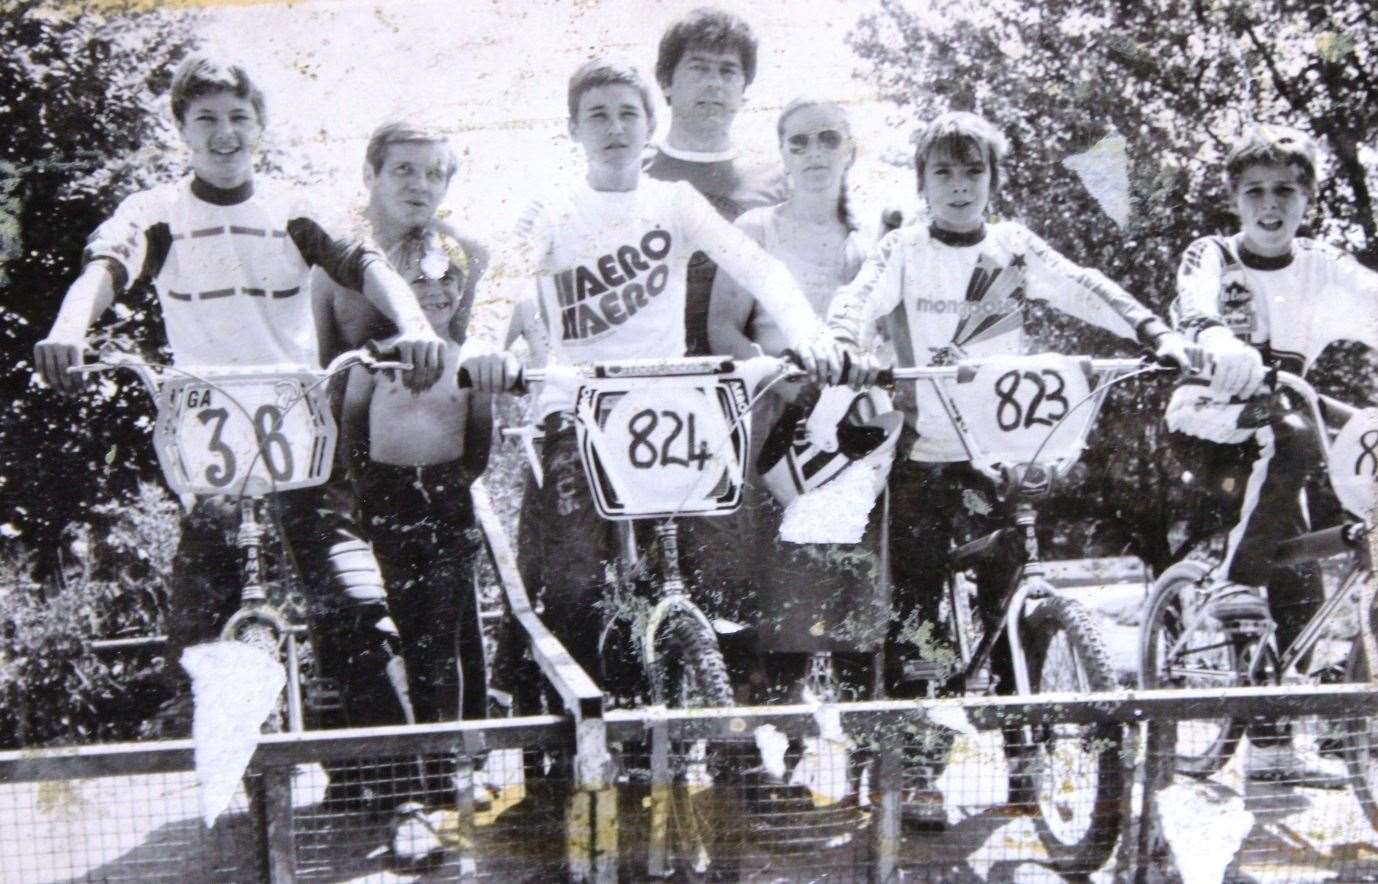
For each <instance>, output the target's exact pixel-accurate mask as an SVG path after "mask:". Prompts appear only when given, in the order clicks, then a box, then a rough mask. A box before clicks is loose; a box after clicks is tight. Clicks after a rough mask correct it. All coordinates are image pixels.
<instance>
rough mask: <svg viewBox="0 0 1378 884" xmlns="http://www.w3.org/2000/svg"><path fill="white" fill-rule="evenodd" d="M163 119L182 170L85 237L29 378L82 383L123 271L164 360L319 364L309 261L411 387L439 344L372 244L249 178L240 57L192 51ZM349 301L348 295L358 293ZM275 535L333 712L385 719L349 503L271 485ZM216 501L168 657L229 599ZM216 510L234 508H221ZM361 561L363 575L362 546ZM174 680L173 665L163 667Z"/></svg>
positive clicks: (381, 607)
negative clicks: (333, 689)
mask: <svg viewBox="0 0 1378 884" xmlns="http://www.w3.org/2000/svg"><path fill="white" fill-rule="evenodd" d="M172 107H173V113H174V116H175V118H176V122H177V129H178V131H179V133H180V134H181V136H182V140H183V141H184V142H185V143H186V145H187V147H188V148H189V149H190V152H191V168H192V174H191V175H190V176H189V177H188V178H185V179H183V180H181V181H178V182H175V183H171V184H163V185H159V186H157V187H154V188H151V189H149V190H145V191H142V192H140V193H135V194H132V195H130V196H129V197H127V198H126V199H125V200H124V201H123V202H121V203H120V205H119V207H118V208H117V209H116V210H115V213H114V215H112V216H111V217H110V219H108V220H107V221H105V222H104V223H103V224H101V225H100V227H99V228H97V230H96V231H95V233H93V234H92V235H91V238H90V239H89V240H88V242H87V248H86V263H85V266H84V268H83V269H82V272H81V275H80V276H79V277H78V278H77V279H76V281H75V282H73V283H72V285H71V287H70V288H69V289H68V290H67V294H66V295H65V297H64V298H63V301H62V306H61V308H60V309H59V311H58V316H57V319H56V321H55V322H54V323H53V328H52V331H51V332H50V333H49V335H48V337H47V338H45V339H44V340H42V341H40V342H39V343H38V345H37V346H36V347H35V353H34V356H35V364H36V365H37V367H38V371H39V373H40V374H41V376H42V377H43V379H44V380H45V381H46V382H47V383H49V384H50V385H52V386H54V387H57V388H58V389H60V390H62V391H64V392H67V393H76V392H79V391H80V389H81V388H82V381H81V380H80V379H79V378H77V377H75V376H73V375H71V374H69V373H68V369H69V368H71V367H73V366H76V365H80V364H81V363H82V361H83V353H84V350H85V348H86V341H85V337H86V332H87V329H88V327H89V326H90V325H91V323H92V322H93V321H95V319H96V318H97V317H99V316H100V314H101V313H102V312H104V311H105V309H106V308H107V307H108V306H109V305H110V304H111V303H112V301H113V300H114V298H115V296H116V295H118V294H119V293H121V292H123V291H124V290H125V289H126V288H127V287H128V286H129V285H131V284H132V283H134V282H136V281H140V280H146V281H148V282H149V283H151V284H152V286H153V289H154V291H155V292H156V294H157V298H158V303H159V306H160V308H161V310H162V315H163V324H164V327H165V328H166V331H167V336H168V344H169V346H170V347H171V350H172V358H173V362H174V363H176V364H178V365H227V366H228V365H232V366H270V365H304V366H310V367H313V368H314V367H316V366H317V365H319V360H318V351H317V339H316V329H315V326H314V322H313V316H312V311H311V304H310V301H309V299H308V297H307V296H306V293H305V292H304V290H303V284H304V282H305V279H304V277H305V275H306V271H307V270H308V268H310V267H312V266H319V267H321V268H322V269H323V270H324V272H325V273H327V274H329V275H330V276H331V278H332V279H334V280H335V281H336V282H338V283H339V284H340V285H342V286H345V287H347V288H349V289H351V290H353V291H355V292H359V291H362V292H363V293H364V295H365V296H366V297H367V298H368V299H369V300H370V301H372V302H373V304H374V305H375V306H376V307H377V308H378V309H379V310H380V311H382V313H383V314H384V315H386V316H387V317H388V318H389V319H391V320H392V321H393V322H394V323H396V324H397V326H398V327H399V328H401V329H402V334H401V337H400V340H399V342H398V348H399V350H400V358H401V359H402V360H404V361H407V362H410V363H412V365H413V366H414V368H413V370H412V371H411V372H409V373H408V381H407V382H408V385H409V386H410V387H412V388H413V389H417V390H420V389H424V388H426V387H428V386H430V385H431V384H432V383H434V382H435V380H436V378H437V377H438V376H439V372H440V367H441V344H440V341H439V339H438V338H437V337H436V335H435V333H434V332H433V331H432V330H431V328H430V325H429V323H427V322H426V318H425V315H424V314H423V313H422V312H421V310H420V308H419V307H418V306H417V303H416V298H415V297H414V296H413V295H412V292H411V289H410V288H408V287H407V284H406V283H405V282H403V281H402V280H401V279H400V278H399V277H398V276H397V274H395V273H393V272H392V271H391V270H390V269H389V268H388V266H387V262H386V261H385V260H383V258H382V255H380V254H379V253H378V252H377V251H376V250H374V249H373V248H371V247H368V246H366V245H364V244H362V243H359V242H354V241H350V240H348V239H341V238H336V237H335V236H333V235H332V234H331V233H330V232H328V228H327V227H326V226H325V225H324V224H323V223H322V222H321V220H320V219H319V218H318V217H317V215H316V213H315V212H314V211H313V209H312V208H311V206H312V201H310V200H308V199H306V198H305V195H304V194H301V193H299V192H297V191H296V190H295V189H291V188H287V187H283V186H280V185H278V184H277V183H275V182H259V181H256V180H255V179H254V174H253V158H254V150H255V148H256V147H257V145H258V142H259V138H260V136H261V134H262V132H263V121H264V110H263V96H262V94H261V93H260V92H259V91H258V89H257V88H256V87H255V86H254V85H253V82H252V80H251V79H250V77H249V75H248V74H247V73H246V72H245V71H244V69H243V68H242V67H239V66H238V65H232V64H227V63H224V62H222V61H219V60H217V59H214V58H211V57H208V56H202V55H198V56H192V57H190V58H188V59H186V60H185V61H184V62H183V63H182V64H181V65H180V66H179V67H178V69H177V72H176V74H175V76H174V78H173V82H172ZM356 297H357V294H356ZM278 503H279V505H280V507H281V510H282V520H281V521H282V525H283V528H284V533H285V535H286V537H285V541H286V543H287V545H288V547H289V549H290V551H291V553H292V557H293V559H294V560H295V561H296V563H297V567H298V570H299V574H300V577H301V579H302V580H303V582H304V589H305V591H306V593H307V596H308V599H309V602H310V607H309V614H310V617H311V619H312V623H313V627H314V629H313V632H314V634H315V638H316V642H317V653H318V655H319V659H320V661H321V668H322V670H323V674H325V675H327V676H330V677H333V678H335V679H336V680H337V681H338V682H339V683H340V685H341V688H342V691H343V694H344V702H345V710H344V711H345V715H346V717H347V719H348V721H347V723H348V724H350V725H354V726H362V725H370V724H379V723H387V722H388V721H392V720H395V719H394V718H393V716H392V714H391V711H392V710H396V709H397V708H398V706H399V700H398V698H397V697H396V696H395V694H394V693H393V684H392V682H391V681H390V679H389V677H388V664H389V662H390V661H391V660H392V659H393V658H394V656H395V652H396V648H395V646H396V635H395V630H394V629H393V627H392V622H391V619H390V618H389V615H388V610H387V604H386V596H385V593H384V591H383V587H382V585H381V582H380V581H378V580H377V579H355V578H356V577H358V573H359V572H356V570H355V569H356V566H357V565H358V562H357V561H356V560H355V557H357V556H358V555H359V554H360V552H361V548H362V552H363V553H365V554H366V553H367V548H366V547H363V546H362V544H361V542H360V541H359V539H358V532H357V529H356V527H355V525H354V523H353V521H352V518H351V516H350V515H349V513H348V508H347V507H339V506H336V505H334V504H333V503H332V502H330V501H329V500H328V499H327V497H326V495H325V494H324V492H323V491H322V489H320V488H310V489H302V490H298V491H289V492H285V493H282V494H280V495H278ZM224 509H227V508H226V507H225V505H224V501H223V500H222V499H220V498H200V499H198V500H197V501H196V503H195V505H194V506H193V507H192V511H191V512H190V513H188V514H187V515H186V517H185V518H184V519H183V531H182V536H181V540H180V543H179V545H178V550H177V554H176V559H175V563H174V572H173V580H172V588H171V598H170V599H169V618H168V657H169V659H170V660H177V659H178V658H179V656H180V653H181V651H182V649H183V648H185V647H186V646H188V645H192V644H196V643H198V642H203V641H207V640H212V639H214V638H216V637H217V635H218V630H219V627H220V624H221V623H222V622H223V621H224V618H225V617H226V616H228V614H229V613H230V612H231V611H233V610H234V608H235V607H236V606H237V604H238V590H239V571H238V560H237V555H236V554H235V551H234V550H233V548H231V547H228V546H227V545H226V543H225V540H224V535H223V532H222V530H221V527H220V525H221V519H220V518H218V517H217V515H216V513H217V512H218V511H221V510H224ZM228 509H231V510H232V509H233V508H232V507H230V508H228ZM367 558H368V562H367V565H368V567H366V568H363V569H362V570H363V572H366V573H368V574H376V570H377V569H376V567H373V566H372V561H371V560H372V557H371V555H368V556H367ZM174 677H175V676H174Z"/></svg>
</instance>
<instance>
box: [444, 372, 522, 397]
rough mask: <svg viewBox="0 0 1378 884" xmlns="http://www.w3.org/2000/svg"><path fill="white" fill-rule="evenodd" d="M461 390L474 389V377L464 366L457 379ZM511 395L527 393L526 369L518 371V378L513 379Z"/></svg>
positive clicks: (509, 390) (510, 388)
mask: <svg viewBox="0 0 1378 884" xmlns="http://www.w3.org/2000/svg"><path fill="white" fill-rule="evenodd" d="M455 382H456V383H457V384H458V385H459V388H460V389H461V390H472V389H473V388H474V376H473V375H471V374H469V369H467V368H464V367H463V366H461V367H460V369H459V377H458V378H456V379H455ZM507 392H509V393H525V392H526V368H525V367H522V368H519V369H517V376H516V377H515V378H513V379H512V385H511V386H510V387H508V389H507Z"/></svg>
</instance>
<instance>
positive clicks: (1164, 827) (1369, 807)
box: [0, 685, 1378, 884]
mask: <svg viewBox="0 0 1378 884" xmlns="http://www.w3.org/2000/svg"><path fill="white" fill-rule="evenodd" d="M833 713H837V714H836V716H834V715H833ZM1356 713H1358V714H1356ZM1225 719H1229V720H1231V721H1235V722H1238V723H1239V725H1238V727H1237V728H1236V729H1235V730H1234V731H1230V732H1228V733H1234V734H1236V735H1237V737H1236V739H1235V740H1234V741H1233V743H1232V745H1230V746H1229V747H1228V748H1229V749H1230V751H1229V752H1228V754H1227V756H1226V757H1224V758H1223V761H1222V763H1221V766H1220V769H1219V770H1218V771H1217V772H1215V773H1213V774H1211V775H1209V776H1188V775H1184V774H1181V773H1178V772H1177V770H1176V769H1177V766H1178V753H1179V751H1181V746H1182V745H1183V744H1184V741H1185V740H1186V738H1187V737H1189V736H1190V737H1192V738H1193V739H1195V738H1196V737H1199V733H1197V732H1198V731H1200V730H1201V729H1203V728H1204V729H1210V728H1214V727H1217V723H1218V722H1220V721H1222V720H1225ZM1280 723H1281V724H1285V725H1288V727H1286V728H1280V727H1279V724H1280ZM838 725H840V729H839V727H838ZM600 732H601V734H600ZM1228 733H1227V735H1228ZM1193 735H1194V736H1193ZM1375 742H1378V689H1375V688H1371V687H1364V686H1346V685H1337V686H1327V687H1322V688H1310V687H1307V688H1300V687H1280V688H1266V689H1265V688H1258V689H1232V690H1229V691H1221V692H1216V693H1215V694H1211V695H1207V694H1204V693H1192V692H1180V691H1179V692H1168V691H1154V692H1141V693H1138V694H1132V693H1131V694H1103V695H1094V696H1087V697H1073V696H1070V695H1069V696H1048V697H1045V698H1040V699H1039V700H1038V701H1037V702H1031V701H1027V700H1019V699H1014V698H981V699H972V700H939V701H911V702H897V701H885V702H870V703H846V704H838V705H836V706H832V707H800V706H790V707H778V708H760V707H758V708H746V707H740V708H728V709H714V710H683V711H664V710H656V709H651V710H628V711H614V712H609V713H607V714H606V715H605V716H603V717H601V718H588V719H585V720H583V721H581V722H578V723H576V722H575V721H574V720H573V717H572V716H571V717H561V716H542V717H537V718H524V719H504V720H500V721H490V722H482V723H479V722H472V723H462V724H450V725H429V726H419V727H411V728H376V729H367V730H358V731H337V732H332V733H308V734H283V735H273V736H265V737H264V738H263V741H262V743H261V744H260V746H259V749H258V752H257V754H256V756H255V760H254V763H253V765H252V766H251V774H252V776H251V777H250V778H249V783H250V785H249V787H248V788H247V789H246V790H245V791H242V792H241V794H240V795H239V796H238V797H237V798H236V800H235V802H234V803H233V804H232V805H231V807H230V809H229V811H227V812H226V813H225V814H224V815H223V816H222V817H221V818H220V820H219V821H218V822H217V823H216V825H215V826H214V827H213V828H210V829H207V828H206V827H205V826H204V825H203V824H202V822H201V821H200V819H199V816H198V811H197V792H196V781H195V776H194V775H193V774H192V773H191V767H192V757H191V747H190V746H189V744H186V743H180V742H178V743H164V744H156V745H148V744H141V745H138V746H115V747H101V748H81V749H70V750H60V749H59V750H45V751H38V752H27V753H7V754H5V755H3V756H0V781H3V785H0V853H3V856H4V863H3V872H2V873H0V876H2V877H3V879H4V880H6V881H23V882H26V884H27V882H45V881H258V880H271V881H291V880H302V881H398V880H425V881H440V880H466V879H487V880H495V881H498V880H500V881H550V880H559V879H562V878H565V877H576V878H581V879H597V880H606V881H614V880H622V881H643V880H660V879H664V878H667V877H674V878H676V879H679V880H684V879H700V878H701V879H708V880H733V881H779V880H808V881H819V880H837V881H853V880H872V881H898V880H903V881H1061V880H1090V881H1168V880H1221V876H1223V879H1224V880H1227V881H1270V882H1272V881H1298V882H1301V881H1363V880H1378V833H1375V828H1374V826H1375V823H1376V822H1378V808H1375V806H1374V803H1373V802H1374V798H1373V795H1372V793H1371V792H1369V791H1367V789H1368V788H1369V787H1367V786H1365V785H1364V784H1366V783H1373V782H1374V774H1373V773H1372V772H1371V766H1372V765H1374V764H1378V753H1375V752H1374V750H1373V748H1372V746H1373V744H1374V743H1375ZM1279 747H1285V748H1286V749H1287V750H1288V751H1289V752H1290V753H1291V755H1292V756H1295V757H1297V758H1301V759H1304V760H1305V759H1309V760H1310V762H1311V763H1312V768H1314V769H1306V770H1303V769H1301V768H1296V769H1289V768H1284V767H1279V768H1277V769H1276V770H1274V771H1270V772H1269V778H1267V779H1262V778H1257V775H1258V773H1259V767H1258V763H1257V762H1258V758H1259V757H1260V753H1261V752H1262V753H1271V754H1266V756H1265V757H1267V758H1269V759H1271V758H1274V757H1277V756H1278V755H1279V754H1280V753H1279V752H1278V749H1279ZM1327 762H1329V763H1327ZM1327 770H1328V771H1330V772H1332V773H1334V774H1335V779H1334V780H1332V781H1325V778H1324V777H1323V776H1321V775H1322V774H1324V773H1325V772H1327ZM1251 773H1253V774H1254V775H1255V776H1254V777H1251V775H1250V774H1251ZM1356 787H1358V788H1356ZM406 800H415V801H417V802H418V804H421V805H424V807H425V808H426V811H427V813H426V816H427V819H428V823H429V826H430V827H431V828H432V830H433V832H434V834H435V836H436V838H437V840H438V842H439V844H440V848H441V849H440V850H439V851H435V852H433V853H432V854H431V855H430V856H429V857H427V860H426V862H425V863H423V864H421V865H418V864H416V863H403V862H400V860H399V856H398V853H397V852H395V851H396V848H397V847H398V845H397V843H396V841H397V836H396V834H395V833H394V829H393V826H392V822H393V820H394V819H395V817H396V813H395V811H394V808H395V807H396V806H397V804H398V803H400V802H403V801H406ZM401 847H402V848H403V849H402V850H401V853H402V854H406V853H407V851H406V850H405V847H406V845H405V844H403V845H401ZM1201 875H1207V877H1204V878H1203V877H1198V876H1201Z"/></svg>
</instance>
